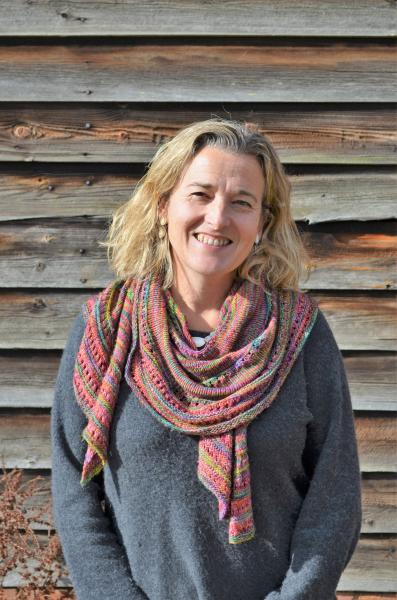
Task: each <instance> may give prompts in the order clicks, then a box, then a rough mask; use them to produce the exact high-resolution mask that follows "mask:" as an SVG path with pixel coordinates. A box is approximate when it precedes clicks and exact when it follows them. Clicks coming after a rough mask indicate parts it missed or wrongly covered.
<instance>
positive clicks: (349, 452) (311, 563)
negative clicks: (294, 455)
mask: <svg viewBox="0 0 397 600" xmlns="http://www.w3.org/2000/svg"><path fill="white" fill-rule="evenodd" d="M303 351H304V366H305V375H306V385H307V399H308V408H309V410H310V411H311V412H312V414H313V420H312V421H311V422H310V424H309V425H308V432H307V441H306V447H305V451H304V455H303V462H304V466H305V469H306V471H307V473H308V476H309V477H310V479H311V482H310V486H309V489H308V491H307V495H306V497H305V500H304V501H303V504H302V507H301V510H300V513H299V517H298V520H297V522H296V526H295V530H294V533H293V536H292V541H291V549H290V566H289V569H288V572H287V574H286V576H285V579H284V581H283V583H282V585H281V588H279V589H278V590H277V591H274V592H272V593H270V594H268V595H267V596H266V598H265V600H319V599H321V600H335V598H336V596H335V591H336V588H337V585H338V582H339V579H340V577H341V575H342V572H343V570H344V569H345V567H346V565H347V563H348V562H349V561H350V558H351V557H352V554H353V552H354V549H355V547H356V545H357V542H358V539H359V536H360V529H361V517H362V512H361V510H362V507H361V473H360V466H359V460H358V451H357V442H356V435H355V428H354V418H353V411H352V405H351V398H350V392H349V388H348V383H347V379H346V373H345V369H344V365H343V358H342V354H341V352H340V350H339V348H338V346H337V344H336V341H335V338H334V336H333V334H332V332H331V329H330V327H329V325H328V323H327V321H326V319H325V317H324V315H323V314H322V312H321V311H319V314H318V317H317V321H316V323H315V325H314V327H313V330H312V333H311V335H310V336H309V338H308V340H307V342H306V345H305V346H304V348H303Z"/></svg>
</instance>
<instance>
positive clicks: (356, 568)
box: [338, 536, 397, 592]
mask: <svg viewBox="0 0 397 600" xmlns="http://www.w3.org/2000/svg"><path fill="white" fill-rule="evenodd" d="M396 541H397V538H396V537H394V536H390V537H388V538H385V539H374V538H370V537H363V538H361V539H360V541H359V543H358V545H357V547H356V550H355V552H354V554H353V557H352V559H351V561H350V563H349V564H348V566H347V568H346V569H345V571H344V573H343V575H342V577H341V579H340V581H339V584H338V590H341V591H342V590H353V591H355V590H358V589H359V590H361V591H362V592H372V591H376V592H394V591H395V590H396V589H397V577H396V561H395V552H396Z"/></svg>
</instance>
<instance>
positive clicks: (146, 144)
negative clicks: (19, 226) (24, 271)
mask: <svg viewBox="0 0 397 600" xmlns="http://www.w3.org/2000/svg"><path fill="white" fill-rule="evenodd" d="M83 100H84V98H81V101H83ZM247 100H249V101H250V103H249V106H248V107H241V106H240V105H234V104H225V103H222V105H220V106H218V105H213V104H211V105H208V104H207V105H202V104H200V105H193V106H191V107H189V104H184V106H183V111H182V110H181V109H178V107H174V106H172V105H169V106H167V107H166V108H164V107H162V106H161V105H160V106H159V107H156V108H152V107H150V105H149V106H145V107H144V108H139V107H134V106H129V105H120V104H119V103H117V104H113V105H112V106H101V105H95V104H94V105H90V104H88V105H87V104H77V105H75V104H64V103H63V104H62V107H59V105H57V104H51V103H48V104H47V103H46V104H45V105H44V104H43V105H38V106H37V105H30V104H26V105H25V104H21V103H13V104H12V106H8V105H7V104H5V105H2V106H0V160H6V161H20V162H32V161H34V162H39V161H42V162H43V161H45V162H55V163H57V162H62V163H65V162H84V163H92V162H115V163H117V164H120V163H127V164H130V163H131V162H147V161H148V160H150V159H151V158H152V156H153V153H154V151H155V150H156V149H157V147H158V144H159V143H160V142H163V141H165V140H167V139H170V138H172V137H174V136H175V134H176V133H177V131H179V130H180V129H182V128H183V127H185V126H187V125H188V124H190V123H193V122H196V121H202V120H204V119H209V118H211V117H215V116H217V117H226V118H233V119H236V120H241V121H248V122H250V123H256V124H258V125H259V128H260V130H261V131H262V132H263V133H265V134H267V135H268V136H269V137H270V138H271V140H272V142H273V144H274V145H275V147H276V148H277V151H278V153H279V155H280V157H281V160H282V161H283V162H284V163H310V164H313V163H315V164H321V163H329V164H373V165H375V164H379V165H381V164H396V162H397V153H396V148H397V131H396V128H395V121H396V111H395V110H394V109H390V108H387V107H385V106H382V105H378V106H376V107H370V106H368V107H363V105H362V104H358V105H357V106H356V107H355V108H354V109H353V110H352V109H348V108H344V107H343V106H339V107H327V106H326V105H321V106H317V107H316V106H315V105H314V106H313V105H312V104H309V105H302V106H300V107H297V105H296V104H291V105H289V104H286V103H283V104H282V105H280V106H278V107H276V108H274V107H268V106H258V105H257V104H254V103H253V102H252V99H251V98H247V97H246V98H245V101H247ZM367 176H370V174H368V175H367ZM365 195H366V196H367V193H366V194H365ZM379 208H381V206H379Z"/></svg>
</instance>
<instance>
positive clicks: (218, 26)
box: [0, 0, 395, 38]
mask: <svg viewBox="0 0 397 600" xmlns="http://www.w3.org/2000/svg"><path fill="white" fill-rule="evenodd" d="M394 20H395V10H394V4H393V3H392V2H385V1H383V0H360V2H355V3H351V4H346V3H345V2H343V0H306V1H305V2H303V1H302V0H299V1H296V2H294V3H291V2H287V1H286V0H267V1H266V2H263V1H261V0H245V2H244V5H242V4H241V2H239V1H238V0H228V2H226V3H225V2H221V1H220V0H215V1H211V2H207V3H205V4H203V5H198V4H197V2H194V0H183V1H176V0H155V1H154V2H150V3H145V2H143V3H142V2H139V0H123V1H122V2H119V1H118V2H99V1H88V0H85V1H84V0H81V1H79V2H78V3H76V2H71V1H70V0H69V1H63V2H59V0H56V1H54V0H53V1H52V2H37V1H36V2H34V3H32V2H28V1H27V0H11V1H4V0H3V2H2V3H1V4H0V24H1V25H0V36H1V37H5V38H7V37H10V36H13V37H17V36H19V37H21V36H38V37H47V36H54V35H56V36H62V37H66V36H82V37H83V36H84V37H86V36H98V35H103V36H107V37H110V36H111V37H117V36H127V35H133V36H134V37H136V36H143V35H151V36H155V35H162V36H173V37H178V36H182V35H183V36H187V35H189V36H196V35H206V36H212V35H213V36H219V35H222V36H230V35H241V36H254V35H256V36H289V35H291V36H299V37H302V36H321V37H323V36H338V37H339V36H340V37H343V36H349V37H353V36H366V37H381V36H388V37H389V36H395V28H394V27H393V22H394Z"/></svg>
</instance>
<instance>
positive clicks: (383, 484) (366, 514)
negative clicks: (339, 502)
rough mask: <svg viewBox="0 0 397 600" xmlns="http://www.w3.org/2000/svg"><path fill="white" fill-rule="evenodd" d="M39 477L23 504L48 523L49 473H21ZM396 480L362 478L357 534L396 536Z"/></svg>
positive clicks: (25, 479)
mask: <svg viewBox="0 0 397 600" xmlns="http://www.w3.org/2000/svg"><path fill="white" fill-rule="evenodd" d="M37 475H39V476H40V477H42V480H41V481H40V483H39V488H38V491H37V492H36V493H35V494H34V496H32V498H30V499H29V501H27V502H26V509H27V514H28V515H29V516H30V517H32V515H33V514H36V511H37V510H43V511H44V512H45V515H46V517H48V519H49V520H50V522H51V523H53V521H52V512H51V473H50V472H49V471H34V470H33V471H32V470H30V469H26V470H24V471H23V475H22V481H23V482H24V483H27V482H29V481H31V480H32V479H34V478H36V477H37ZM396 493H397V479H396V477H395V475H394V474H393V475H392V474H390V473H377V474H374V473H365V474H363V478H362V508H363V518H362V527H361V533H366V534H369V533H371V534H380V533H387V534H391V533H397V507H396V503H395V496H396ZM34 529H35V530H36V531H40V530H43V529H46V527H44V526H43V525H42V524H40V523H35V524H34Z"/></svg>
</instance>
